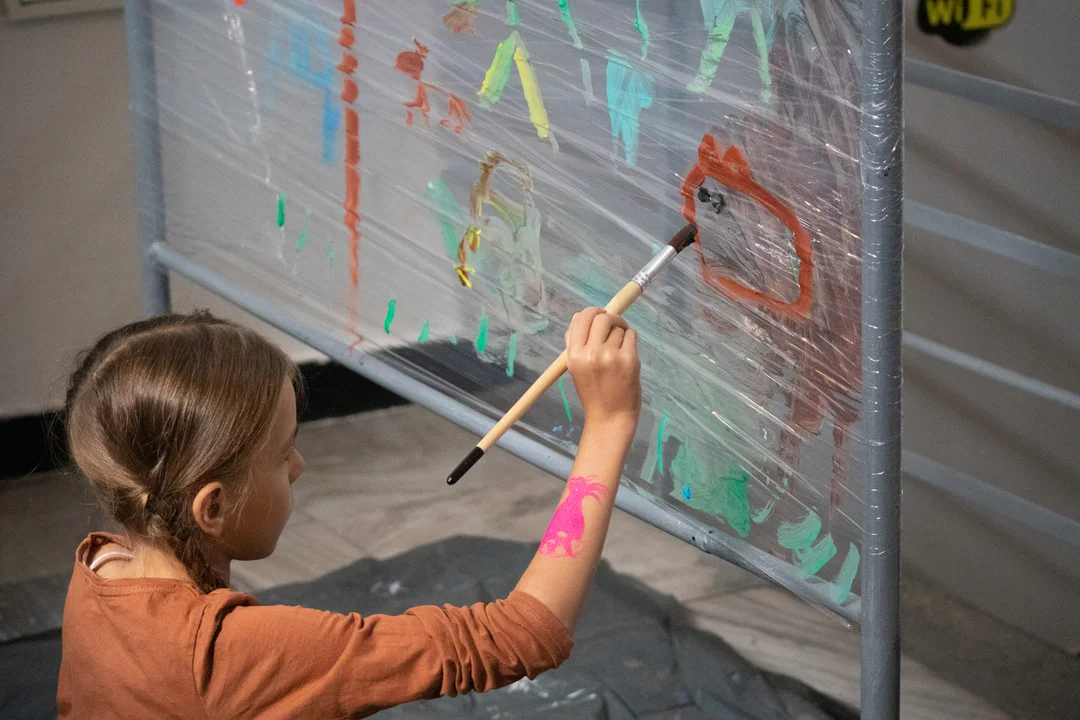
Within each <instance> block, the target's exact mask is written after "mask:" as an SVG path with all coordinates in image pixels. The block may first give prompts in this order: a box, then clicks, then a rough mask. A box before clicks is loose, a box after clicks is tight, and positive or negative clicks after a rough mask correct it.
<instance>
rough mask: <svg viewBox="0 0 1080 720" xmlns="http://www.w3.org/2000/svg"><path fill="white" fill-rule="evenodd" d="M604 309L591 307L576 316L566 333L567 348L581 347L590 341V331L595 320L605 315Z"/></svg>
mask: <svg viewBox="0 0 1080 720" xmlns="http://www.w3.org/2000/svg"><path fill="white" fill-rule="evenodd" d="M603 312H604V310H603V308H598V307H590V308H585V309H584V310H582V311H581V312H579V313H577V314H576V315H574V319H573V320H571V321H570V329H569V330H567V331H566V347H567V348H571V347H581V346H583V345H585V343H586V342H588V340H589V335H590V332H589V329H590V328H591V327H592V324H593V318H595V317H596V316H597V315H600V314H601V313H603Z"/></svg>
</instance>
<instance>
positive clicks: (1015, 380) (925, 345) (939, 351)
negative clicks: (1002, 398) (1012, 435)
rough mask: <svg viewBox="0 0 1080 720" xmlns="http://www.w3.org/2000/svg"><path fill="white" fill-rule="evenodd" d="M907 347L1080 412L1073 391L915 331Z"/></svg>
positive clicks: (1078, 399)
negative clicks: (935, 340)
mask: <svg viewBox="0 0 1080 720" xmlns="http://www.w3.org/2000/svg"><path fill="white" fill-rule="evenodd" d="M904 347H908V348H911V349H912V350H917V351H919V352H921V353H924V354H926V355H929V356H931V357H935V358H937V359H938V360H944V361H945V362H947V363H951V364H953V365H956V366H958V367H962V368H964V369H965V370H970V371H971V372H973V373H977V374H979V375H982V376H983V377H987V378H990V379H991V380H996V381H998V382H1000V383H1004V384H1006V385H1011V386H1012V387H1014V388H1017V389H1019V390H1023V391H1024V392H1028V393H1031V394H1032V395H1038V396H1039V397H1041V398H1046V399H1047V400H1052V401H1053V402H1056V403H1060V404H1062V405H1064V406H1066V407H1069V408H1072V409H1073V410H1080V395H1077V394H1076V393H1074V392H1070V391H1069V390H1065V389H1064V388H1059V387H1058V386H1057V385H1051V384H1050V383H1046V382H1043V381H1042V380H1036V379H1035V378H1030V377H1028V376H1027V375H1023V374H1021V373H1018V372H1016V371H1015V370H1009V369H1008V368H1003V367H1001V366H1000V365H995V364H994V363H992V362H989V361H987V360H983V359H982V358H980V357H976V356H974V355H969V354H968V353H966V352H963V351H961V350H957V349H955V348H951V347H949V346H948V345H942V344H941V343H939V342H934V341H933V340H930V339H929V338H924V337H923V336H922V335H916V334H915V333H913V332H908V331H907V330H905V331H904Z"/></svg>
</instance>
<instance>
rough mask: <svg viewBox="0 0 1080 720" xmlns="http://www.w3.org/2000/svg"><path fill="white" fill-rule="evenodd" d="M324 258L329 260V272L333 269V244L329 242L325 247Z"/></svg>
mask: <svg viewBox="0 0 1080 720" xmlns="http://www.w3.org/2000/svg"><path fill="white" fill-rule="evenodd" d="M326 259H327V260H328V261H329V262H330V272H333V271H334V244H333V243H331V244H330V245H328V246H327V248H326Z"/></svg>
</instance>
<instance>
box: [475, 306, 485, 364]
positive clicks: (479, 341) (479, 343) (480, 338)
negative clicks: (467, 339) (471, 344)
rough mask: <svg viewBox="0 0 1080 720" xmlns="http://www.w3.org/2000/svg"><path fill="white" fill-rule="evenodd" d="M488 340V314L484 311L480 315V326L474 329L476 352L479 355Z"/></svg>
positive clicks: (481, 353)
mask: <svg viewBox="0 0 1080 720" xmlns="http://www.w3.org/2000/svg"><path fill="white" fill-rule="evenodd" d="M487 340H488V315H487V313H486V312H485V313H484V314H483V315H481V316H480V327H479V328H478V329H477V331H476V352H477V353H478V354H480V355H483V354H484V351H485V350H487Z"/></svg>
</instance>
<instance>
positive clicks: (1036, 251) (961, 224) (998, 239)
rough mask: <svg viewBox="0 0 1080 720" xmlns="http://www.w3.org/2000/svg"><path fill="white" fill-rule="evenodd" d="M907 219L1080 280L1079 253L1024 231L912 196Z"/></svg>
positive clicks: (908, 222) (906, 204)
mask: <svg viewBox="0 0 1080 720" xmlns="http://www.w3.org/2000/svg"><path fill="white" fill-rule="evenodd" d="M904 222H905V223H907V224H908V225H911V226H912V227H917V228H919V229H920V230H925V231H927V232H932V233H934V234H935V235H940V236H941V237H944V238H948V239H949V240H955V241H956V242H961V243H964V244H965V245H971V246H973V247H977V248H979V249H981V250H985V251H987V252H991V253H994V254H995V255H1000V256H1002V257H1007V258H1009V259H1010V260H1016V261H1017V262H1022V263H1024V264H1025V265H1030V266H1031V267H1034V268H1038V269H1039V270H1045V271H1046V272H1048V273H1053V274H1054V275H1058V276H1060V277H1063V278H1066V279H1068V280H1072V281H1074V282H1080V255H1077V254H1076V253H1071V252H1069V251H1068V250H1059V249H1058V248H1055V247H1050V246H1049V245H1045V244H1043V243H1041V242H1036V241H1035V240H1029V239H1028V238H1026V237H1024V236H1023V235H1017V234H1016V233H1011V232H1009V231H1007V230H1002V229H1000V228H996V227H994V226H992V225H984V224H983V223H981V222H976V221H975V220H968V219H967V218H965V217H960V216H959V215H955V214H953V213H951V212H946V211H944V210H939V209H937V208H935V207H930V206H929V205H923V204H922V203H917V202H914V201H912V200H905V201H904Z"/></svg>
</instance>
